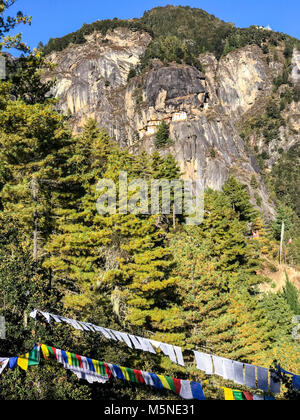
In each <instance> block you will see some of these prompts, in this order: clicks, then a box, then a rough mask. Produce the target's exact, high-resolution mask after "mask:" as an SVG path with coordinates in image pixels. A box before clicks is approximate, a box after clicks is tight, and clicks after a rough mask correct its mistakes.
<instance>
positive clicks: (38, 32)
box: [11, 0, 300, 48]
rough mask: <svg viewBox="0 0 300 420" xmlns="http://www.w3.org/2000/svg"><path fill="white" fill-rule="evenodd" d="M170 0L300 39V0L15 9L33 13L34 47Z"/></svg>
mask: <svg viewBox="0 0 300 420" xmlns="http://www.w3.org/2000/svg"><path fill="white" fill-rule="evenodd" d="M167 4H172V5H182V6H191V7H198V8H201V9H204V10H206V11H207V12H209V13H211V14H214V15H215V16H217V17H218V18H220V19H223V20H225V21H227V22H233V23H234V24H235V25H236V26H240V27H247V26H250V25H263V26H267V25H270V26H271V27H272V29H274V30H275V31H280V32H285V33H288V34H289V35H292V36H295V37H296V38H299V39H300V0H189V1H184V0H180V1H177V0H173V1H171V0H168V1H163V0H108V1H103V0H42V1H41V0H17V2H16V4H15V5H14V6H13V8H12V9H11V10H12V11H16V10H22V11H23V12H24V13H25V14H28V15H31V16H32V17H33V22H32V25H31V27H23V26H22V27H20V30H19V31H20V32H22V33H23V37H24V41H26V42H27V43H28V44H29V45H30V46H31V47H32V48H33V47H36V46H37V44H38V43H39V41H42V42H43V43H44V44H45V43H47V41H48V40H49V38H50V37H52V38H56V37H60V36H63V35H66V34H67V33H70V32H73V31H75V30H77V29H79V28H80V27H81V26H82V25H83V23H91V22H94V21H96V20H98V19H110V18H114V17H118V18H120V19H127V18H133V17H140V16H142V15H143V13H144V11H145V10H149V9H152V8H153V7H156V6H165V5H167Z"/></svg>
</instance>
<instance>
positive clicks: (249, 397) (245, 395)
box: [243, 391, 253, 401]
mask: <svg viewBox="0 0 300 420" xmlns="http://www.w3.org/2000/svg"><path fill="white" fill-rule="evenodd" d="M243 394H244V397H245V398H246V400H247V401H253V395H252V394H251V393H250V392H246V391H243Z"/></svg>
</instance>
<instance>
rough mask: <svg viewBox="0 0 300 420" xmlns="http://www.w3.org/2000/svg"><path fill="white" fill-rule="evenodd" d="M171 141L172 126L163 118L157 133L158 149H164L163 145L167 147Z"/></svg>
mask: <svg viewBox="0 0 300 420" xmlns="http://www.w3.org/2000/svg"><path fill="white" fill-rule="evenodd" d="M169 143H171V140H170V127H169V126H168V124H167V123H166V122H165V120H162V122H161V123H160V125H159V126H158V129H157V132H156V135H155V147H156V148H157V149H162V148H163V147H166V146H167V145H168V144H169Z"/></svg>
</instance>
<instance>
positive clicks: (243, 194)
mask: <svg viewBox="0 0 300 420" xmlns="http://www.w3.org/2000/svg"><path fill="white" fill-rule="evenodd" d="M223 191H224V194H225V195H226V196H227V197H228V198H229V200H230V202H231V205H232V207H233V208H234V210H235V211H236V212H237V213H238V214H239V215H240V219H241V220H242V221H249V222H252V221H253V220H254V219H255V218H256V217H257V211H255V210H254V208H253V206H252V205H251V203H250V195H249V193H248V191H247V190H246V186H245V185H242V184H240V183H239V182H238V181H237V180H236V178H234V177H230V178H229V179H228V181H227V182H226V183H225V185H224V187H223Z"/></svg>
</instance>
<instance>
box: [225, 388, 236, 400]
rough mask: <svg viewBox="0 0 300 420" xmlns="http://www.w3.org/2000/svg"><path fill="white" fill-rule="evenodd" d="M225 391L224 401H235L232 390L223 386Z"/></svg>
mask: <svg viewBox="0 0 300 420" xmlns="http://www.w3.org/2000/svg"><path fill="white" fill-rule="evenodd" d="M223 389H224V393H225V401H235V398H234V395H233V390H232V389H229V388H223Z"/></svg>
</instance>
